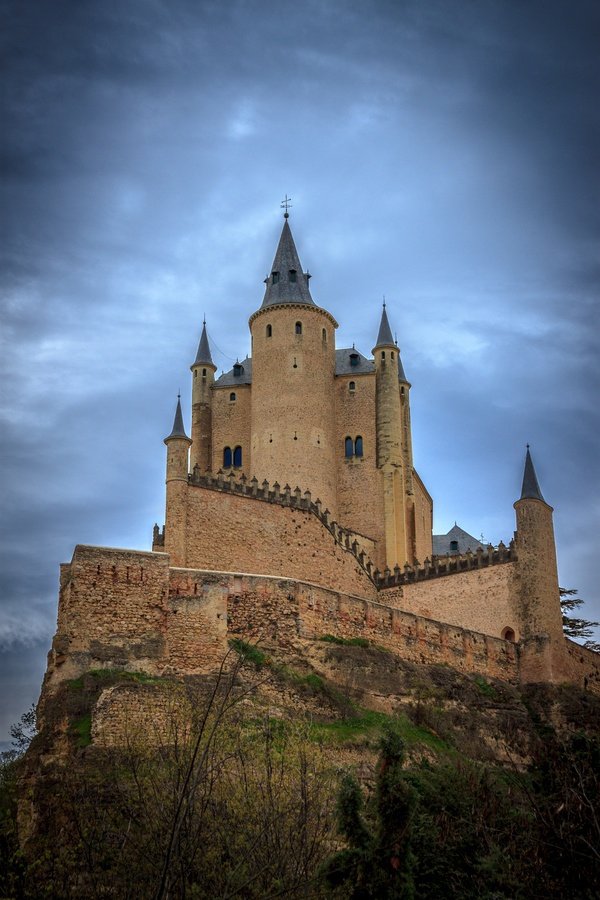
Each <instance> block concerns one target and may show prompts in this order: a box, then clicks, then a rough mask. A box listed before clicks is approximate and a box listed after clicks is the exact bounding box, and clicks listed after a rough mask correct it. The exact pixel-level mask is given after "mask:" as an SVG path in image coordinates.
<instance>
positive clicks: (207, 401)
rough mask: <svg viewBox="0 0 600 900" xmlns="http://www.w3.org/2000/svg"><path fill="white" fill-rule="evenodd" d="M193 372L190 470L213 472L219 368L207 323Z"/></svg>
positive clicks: (201, 337)
mask: <svg viewBox="0 0 600 900" xmlns="http://www.w3.org/2000/svg"><path fill="white" fill-rule="evenodd" d="M190 369H191V372H192V452H191V466H192V469H194V467H195V466H199V467H200V471H201V472H202V473H205V472H210V470H211V459H212V386H213V384H214V381H215V372H216V371H217V367H216V366H215V364H214V363H213V360H212V356H211V353H210V346H209V343H208V335H207V333H206V319H205V320H204V321H203V323H202V334H201V336H200V343H199V344H198V352H197V353H196V359H195V360H194V362H193V363H192V365H191V366H190Z"/></svg>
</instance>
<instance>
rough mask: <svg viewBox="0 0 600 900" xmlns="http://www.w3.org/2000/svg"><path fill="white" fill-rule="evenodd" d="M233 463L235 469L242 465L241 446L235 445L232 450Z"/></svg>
mask: <svg viewBox="0 0 600 900" xmlns="http://www.w3.org/2000/svg"><path fill="white" fill-rule="evenodd" d="M233 465H234V468H236V469H239V467H240V466H241V465H242V448H241V447H240V446H237V447H236V448H235V450H234V451H233Z"/></svg>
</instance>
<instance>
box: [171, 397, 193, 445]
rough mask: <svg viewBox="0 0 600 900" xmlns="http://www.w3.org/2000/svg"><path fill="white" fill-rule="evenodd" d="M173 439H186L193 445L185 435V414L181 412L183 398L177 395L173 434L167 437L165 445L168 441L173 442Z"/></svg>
mask: <svg viewBox="0 0 600 900" xmlns="http://www.w3.org/2000/svg"><path fill="white" fill-rule="evenodd" d="M173 438H184V439H185V440H186V441H188V442H189V443H190V444H191V443H192V441H191V439H190V438H189V437H188V436H187V434H186V433H185V427H184V424H183V413H182V411H181V396H180V395H179V394H177V406H176V408H175V418H174V419H173V428H172V430H171V434H169V435H167V437H166V438H165V444H166V443H167V441H170V440H172V439H173Z"/></svg>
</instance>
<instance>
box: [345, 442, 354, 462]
mask: <svg viewBox="0 0 600 900" xmlns="http://www.w3.org/2000/svg"><path fill="white" fill-rule="evenodd" d="M344 448H345V451H344V452H345V455H346V459H350V457H351V456H354V442H353V440H352V438H351V437H347V438H346V440H345V441H344Z"/></svg>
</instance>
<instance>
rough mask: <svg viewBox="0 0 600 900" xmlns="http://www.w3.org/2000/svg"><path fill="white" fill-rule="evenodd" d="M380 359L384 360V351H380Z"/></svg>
mask: <svg viewBox="0 0 600 900" xmlns="http://www.w3.org/2000/svg"><path fill="white" fill-rule="evenodd" d="M381 358H382V359H385V350H382V351H381Z"/></svg>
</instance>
